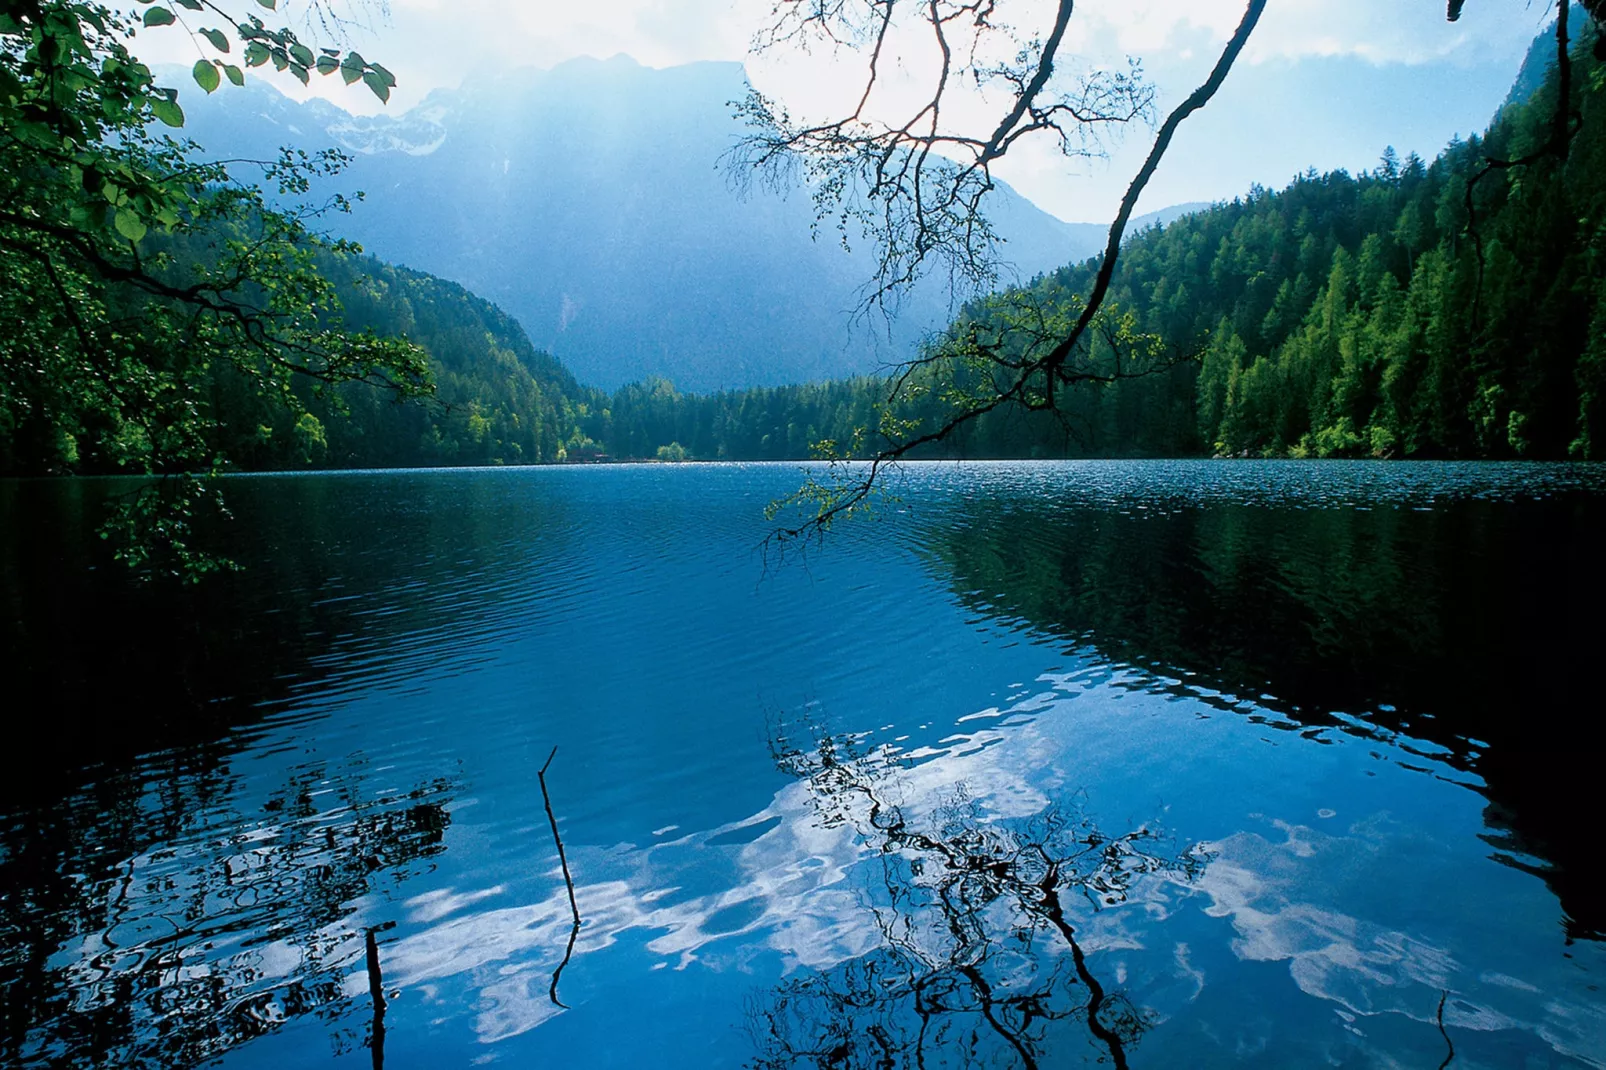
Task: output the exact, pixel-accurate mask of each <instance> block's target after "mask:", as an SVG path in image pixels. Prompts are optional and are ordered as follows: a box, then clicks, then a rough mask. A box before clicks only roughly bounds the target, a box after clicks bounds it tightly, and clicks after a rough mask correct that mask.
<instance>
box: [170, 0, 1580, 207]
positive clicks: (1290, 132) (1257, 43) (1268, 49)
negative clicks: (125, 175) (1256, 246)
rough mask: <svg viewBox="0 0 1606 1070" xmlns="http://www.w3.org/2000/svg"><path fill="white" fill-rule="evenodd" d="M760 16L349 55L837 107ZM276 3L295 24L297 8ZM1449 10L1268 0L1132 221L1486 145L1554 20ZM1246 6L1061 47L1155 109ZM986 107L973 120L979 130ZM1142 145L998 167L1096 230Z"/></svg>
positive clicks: (445, 8)
mask: <svg viewBox="0 0 1606 1070" xmlns="http://www.w3.org/2000/svg"><path fill="white" fill-rule="evenodd" d="M771 4H772V0H586V2H574V0H562V2H559V0H390V13H389V19H388V21H387V20H385V19H383V18H381V19H376V20H375V22H374V28H373V29H372V30H371V31H358V32H357V33H356V34H355V36H354V38H353V41H352V43H353V44H354V45H355V46H356V47H358V48H359V49H360V50H362V51H363V52H364V53H365V54H366V55H368V56H370V57H371V58H374V59H377V60H379V61H380V62H382V63H384V64H385V65H386V66H387V67H389V68H390V69H391V70H392V71H393V72H395V74H396V75H397V78H398V80H399V85H398V88H397V92H396V94H395V96H394V97H393V98H392V101H391V103H390V105H389V107H388V109H387V110H389V111H391V112H393V113H395V112H400V111H402V110H405V109H406V108H408V107H410V106H411V105H413V104H415V103H416V102H417V101H419V100H420V99H421V98H422V97H423V96H424V95H425V94H426V93H428V92H429V91H430V90H431V89H435V88H439V87H451V86H456V85H459V84H461V83H462V82H463V81H464V80H466V79H467V80H471V79H473V78H474V77H476V76H477V75H478V74H481V73H483V72H485V71H488V70H497V69H500V68H505V67H515V66H537V67H550V66H552V65H554V64H557V63H560V62H562V61H564V60H566V59H571V58H573V57H576V56H585V55H590V56H596V57H607V56H612V55H614V54H617V53H620V52H623V53H626V54H628V55H630V56H633V57H634V58H635V59H637V60H638V61H640V62H641V63H644V64H647V65H649V66H655V67H662V66H670V65H674V64H679V63H688V62H692V61H696V60H736V61H746V62H748V65H749V72H750V75H751V76H752V77H753V79H754V81H755V82H756V83H757V84H758V85H759V86H760V87H761V88H763V89H765V90H766V91H769V92H771V93H773V94H775V95H777V96H779V97H781V98H782V99H784V100H785V101H786V102H787V103H788V104H789V105H790V106H791V107H792V109H793V110H794V111H795V112H802V113H809V112H811V111H814V110H817V109H819V108H822V107H824V106H825V104H824V102H825V101H828V100H830V99H832V97H833V94H832V91H833V90H836V91H837V92H836V96H837V97H840V93H841V91H842V90H844V89H845V88H847V87H848V86H850V85H851V84H853V82H854V77H853V72H852V71H851V70H848V69H845V68H844V66H842V65H840V64H838V65H835V66H833V64H832V62H831V61H830V60H829V59H828V58H826V57H823V56H820V55H815V56H812V57H799V56H797V55H795V54H792V55H771V56H767V57H759V58H758V59H757V60H756V61H755V60H754V58H753V57H751V56H750V55H749V53H748V46H749V43H750V41H751V38H752V35H753V32H754V30H755V29H756V28H758V27H759V25H760V24H761V22H762V20H763V18H764V16H765V15H766V14H767V13H768V12H769V10H770V8H771ZM247 6H249V5H247ZM281 6H284V7H287V8H288V10H290V11H291V12H294V10H295V8H294V6H292V4H291V3H290V2H289V0H287V3H286V4H284V5H281ZM1444 7H1445V5H1444V0H1270V3H1269V5H1268V7H1267V11H1266V14H1265V16H1264V18H1263V19H1262V21H1261V24H1260V26H1259V28H1258V29H1257V31H1256V34H1255V37H1254V39H1253V40H1252V42H1251V44H1250V47H1249V49H1248V51H1247V53H1246V54H1245V56H1244V57H1243V59H1242V60H1241V61H1240V63H1239V65H1238V67H1237V68H1236V69H1234V71H1233V73H1232V75H1231V77H1230V78H1229V79H1228V81H1227V84H1226V86H1225V87H1224V88H1223V89H1222V91H1221V93H1220V94H1219V95H1218V96H1217V98H1216V100H1215V101H1214V102H1213V103H1212V104H1211V105H1210V106H1209V108H1207V109H1206V110H1205V111H1204V112H1202V113H1199V114H1198V115H1196V116H1195V117H1194V118H1192V119H1190V120H1189V121H1188V123H1187V124H1185V125H1184V127H1183V132H1182V133H1181V134H1180V135H1179V137H1178V139H1177V141H1176V143H1175V144H1174V146H1173V149H1172V152H1171V153H1170V155H1168V157H1167V159H1166V161H1165V163H1164V165H1163V166H1162V168H1161V170H1160V172H1159V173H1158V174H1157V175H1156V176H1155V179H1154V181H1153V182H1152V183H1151V186H1150V190H1149V193H1148V194H1147V195H1146V196H1145V198H1144V201H1143V203H1142V205H1140V210H1149V209H1155V208H1160V207H1164V206H1165V205H1168V204H1175V203H1179V202H1183V201H1196V200H1215V199H1220V198H1230V197H1232V196H1234V195H1236V194H1239V193H1242V192H1244V191H1245V190H1246V189H1247V188H1248V187H1249V185H1250V184H1251V183H1254V182H1259V183H1261V184H1263V185H1268V186H1278V185H1281V184H1283V183H1284V182H1286V181H1287V180H1288V179H1289V178H1290V177H1291V176H1292V175H1293V174H1294V173H1296V172H1298V171H1301V170H1303V169H1305V168H1306V167H1311V166H1314V167H1317V168H1320V169H1329V168H1334V167H1348V168H1350V169H1352V170H1353V169H1359V168H1364V167H1370V166H1372V165H1373V164H1374V163H1375V162H1376V160H1377V157H1378V155H1379V154H1380V152H1381V151H1382V149H1383V147H1384V146H1385V145H1390V144H1392V145H1394V146H1396V147H1397V148H1398V149H1399V151H1400V152H1401V154H1402V155H1403V154H1405V153H1406V152H1408V151H1411V150H1415V151H1417V152H1419V153H1421V154H1422V155H1423V156H1426V157H1431V156H1433V155H1434V154H1435V153H1436V152H1437V151H1438V150H1439V149H1440V148H1441V147H1442V146H1443V145H1444V143H1445V142H1446V141H1448V140H1449V139H1450V138H1451V137H1452V136H1455V135H1461V136H1465V135H1467V134H1469V133H1473V132H1477V131H1481V130H1482V129H1483V127H1484V126H1485V125H1486V124H1487V123H1488V121H1489V119H1490V117H1491V116H1492V115H1493V113H1494V110H1495V109H1496V108H1497V107H1498V106H1499V104H1500V101H1501V100H1502V99H1503V97H1504V96H1505V94H1506V91H1507V89H1508V88H1509V86H1510V84H1511V81H1512V79H1513V77H1514V76H1515V75H1516V72H1517V68H1518V66H1519V64H1520V63H1521V60H1522V56H1523V53H1524V52H1525V51H1526V48H1527V46H1528V43H1529V42H1530V40H1531V39H1532V38H1533V36H1534V34H1535V33H1536V32H1538V30H1539V29H1540V28H1541V27H1542V25H1543V24H1544V23H1545V22H1546V21H1548V19H1549V17H1550V14H1551V8H1550V7H1549V6H1548V4H1547V2H1546V0H1533V2H1532V3H1530V2H1528V0H1469V2H1468V3H1467V5H1466V13H1465V14H1464V15H1463V17H1462V19H1461V21H1460V22H1457V23H1454V24H1451V23H1447V22H1445V20H1444ZM999 8H1000V10H1001V11H1002V12H1005V13H1006V15H1007V17H1008V18H1009V19H1010V20H1011V21H1012V23H1013V24H1014V25H1016V26H1018V27H1022V28H1030V27H1033V26H1038V25H1046V22H1045V21H1044V20H1045V18H1046V16H1047V15H1048V14H1049V12H1051V11H1052V0H1000V4H999ZM1242 11H1243V4H1242V0H1083V2H1081V3H1079V4H1078V5H1077V9H1076V14H1075V16H1074V18H1073V21H1072V24H1071V33H1070V35H1069V38H1068V44H1069V45H1070V46H1071V51H1073V52H1074V53H1075V54H1076V55H1077V56H1080V57H1085V58H1086V63H1087V64H1089V65H1095V66H1097V65H1110V64H1113V63H1117V62H1121V61H1123V57H1124V56H1127V55H1131V56H1134V57H1136V58H1138V59H1140V60H1141V61H1142V63H1143V66H1144V69H1145V71H1146V72H1147V74H1148V77H1149V78H1150V79H1151V80H1152V81H1153V82H1154V84H1155V85H1156V87H1157V88H1158V90H1159V103H1160V106H1161V107H1162V108H1166V107H1169V106H1170V105H1171V104H1174V103H1175V102H1176V101H1178V100H1180V99H1181V98H1182V97H1183V96H1185V95H1186V94H1187V93H1188V92H1190V91H1191V90H1192V89H1193V88H1194V86H1195V85H1196V84H1197V83H1198V81H1200V80H1201V79H1202V78H1203V76H1204V75H1205V73H1206V72H1207V71H1208V69H1209V67H1210V65H1211V64H1212V63H1213V62H1214V60H1215V57H1216V55H1217V53H1218V52H1219V50H1220V47H1221V45H1222V43H1223V42H1224V41H1225V39H1226V37H1227V35H1228V33H1230V32H1231V30H1232V28H1233V26H1235V25H1236V24H1237V22H1238V20H1239V18H1240V17H1241V15H1242ZM1034 20H1035V21H1034ZM140 53H141V54H142V55H146V56H148V57H149V58H150V59H153V60H155V59H162V60H181V61H186V60H187V61H193V57H194V55H195V46H194V45H192V44H190V43H189V42H188V41H186V40H184V39H183V38H182V35H178V34H175V33H173V32H172V31H171V30H163V31H157V32H149V33H147V34H146V35H144V36H143V38H142V40H141V41H140ZM1069 65H1070V64H1069V63H1067V64H1065V65H1064V66H1067V67H1068V66H1069ZM920 69H921V67H920V63H919V58H918V55H916V54H914V53H911V54H910V55H909V57H907V59H906V61H905V62H904V63H902V64H901V65H900V68H899V73H898V77H901V78H902V79H903V80H904V81H905V82H912V81H914V80H915V79H917V77H918V73H919V71H920ZM314 81H315V83H317V81H318V80H317V79H315V80H314ZM291 84H292V86H293V87H294V88H295V89H296V90H299V88H300V87H299V85H296V84H295V83H291ZM226 88H227V87H225V89H226ZM193 91H194V90H192V92H193ZM318 91H319V92H320V95H325V96H329V97H330V98H331V99H334V100H335V101H336V102H337V103H340V104H342V105H345V106H349V107H353V108H355V109H358V110H364V111H372V110H375V104H376V102H374V101H372V100H371V99H367V95H366V93H363V92H360V87H355V88H353V89H342V88H341V87H340V86H339V84H338V81H337V80H334V79H329V80H324V82H323V83H322V85H321V86H320V87H319V89H318ZM897 91H898V81H897V79H896V78H895V79H894V80H893V82H892V91H891V92H892V94H893V96H896V93H897ZM982 105H983V102H972V103H971V104H970V105H969V106H970V107H972V108H974V109H975V112H974V113H975V114H977V115H978V116H979V115H983V114H985V112H984V111H983V110H982ZM963 107H964V106H963V105H960V106H959V109H960V112H961V114H963V110H962V109H963ZM1151 136H1152V131H1151V130H1149V129H1148V128H1147V127H1143V126H1140V127H1133V128H1131V129H1129V130H1128V131H1127V132H1126V134H1125V135H1124V137H1123V139H1122V141H1121V143H1119V144H1117V145H1115V146H1113V147H1112V150H1111V153H1110V156H1109V158H1108V160H1107V161H1104V160H1100V161H1093V162H1087V161H1080V162H1076V161H1068V160H1066V159H1065V158H1063V157H1062V156H1060V155H1059V154H1058V153H1057V151H1055V150H1054V149H1053V148H1052V147H1051V146H1048V145H1043V146H1041V147H1040V148H1034V149H1033V150H1031V151H1026V152H1021V153H1019V155H1018V158H1016V157H1012V158H1011V159H1009V160H1007V161H1006V162H1005V165H1004V166H1003V167H1001V168H1000V169H999V173H1000V174H1001V176H1002V177H1004V178H1005V179H1007V180H1008V181H1010V182H1011V183H1012V184H1014V185H1015V186H1016V187H1017V188H1018V189H1020V190H1021V191H1022V192H1023V193H1025V194H1026V195H1027V196H1029V197H1031V198H1032V199H1033V200H1034V201H1036V202H1037V203H1038V204H1039V205H1041V206H1042V207H1044V208H1046V209H1047V210H1049V211H1051V212H1053V213H1055V214H1056V215H1059V216H1060V217H1062V218H1064V219H1068V220H1093V221H1103V220H1105V219H1107V218H1108V217H1109V216H1110V215H1112V214H1113V212H1114V207H1115V205H1116V203H1117V202H1118V200H1119V198H1120V195H1121V193H1122V191H1123V190H1124V188H1125V185H1126V182H1127V180H1128V178H1129V177H1130V175H1131V173H1132V172H1133V171H1134V170H1135V169H1136V167H1137V164H1138V162H1139V161H1140V160H1141V158H1142V155H1143V154H1144V153H1145V152H1146V151H1147V149H1148V145H1149V141H1150V138H1151Z"/></svg>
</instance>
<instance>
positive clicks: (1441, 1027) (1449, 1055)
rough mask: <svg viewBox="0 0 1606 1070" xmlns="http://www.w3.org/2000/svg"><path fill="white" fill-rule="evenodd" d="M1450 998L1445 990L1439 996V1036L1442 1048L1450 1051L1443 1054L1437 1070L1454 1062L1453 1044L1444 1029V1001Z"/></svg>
mask: <svg viewBox="0 0 1606 1070" xmlns="http://www.w3.org/2000/svg"><path fill="white" fill-rule="evenodd" d="M1449 998H1450V990H1449V989H1448V988H1446V989H1445V990H1444V991H1443V992H1441V993H1440V994H1439V1035H1440V1036H1442V1037H1443V1038H1444V1046H1445V1047H1446V1048H1449V1049H1450V1050H1449V1051H1448V1052H1446V1053H1445V1056H1444V1062H1442V1063H1440V1064H1439V1070H1444V1068H1445V1067H1447V1066H1449V1065H1450V1064H1451V1063H1453V1062H1454V1061H1455V1042H1454V1041H1452V1040H1451V1039H1450V1034H1449V1033H1448V1032H1447V1031H1446V1030H1445V1028H1444V1001H1445V1000H1447V999H1449Z"/></svg>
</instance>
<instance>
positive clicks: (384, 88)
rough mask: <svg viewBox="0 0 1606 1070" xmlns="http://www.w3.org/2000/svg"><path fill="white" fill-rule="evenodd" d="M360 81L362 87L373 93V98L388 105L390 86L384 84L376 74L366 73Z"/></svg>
mask: <svg viewBox="0 0 1606 1070" xmlns="http://www.w3.org/2000/svg"><path fill="white" fill-rule="evenodd" d="M362 81H363V84H364V85H366V86H367V87H368V88H369V89H372V90H373V91H374V96H376V97H378V98H379V99H380V100H382V101H384V102H385V103H387V104H388V103H390V86H388V85H386V84H385V80H384V79H383V78H381V77H380V76H379V74H378V73H377V72H375V71H368V72H367V73H366V74H364V75H363V76H362Z"/></svg>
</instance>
